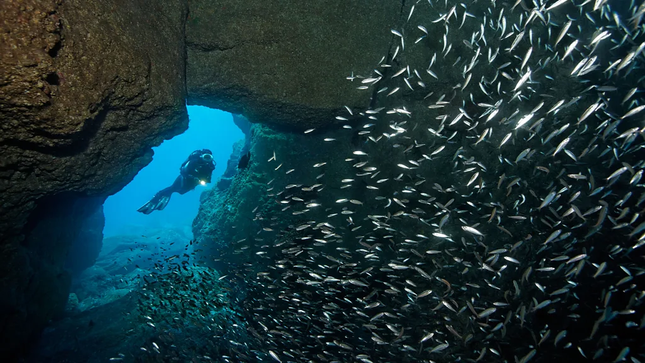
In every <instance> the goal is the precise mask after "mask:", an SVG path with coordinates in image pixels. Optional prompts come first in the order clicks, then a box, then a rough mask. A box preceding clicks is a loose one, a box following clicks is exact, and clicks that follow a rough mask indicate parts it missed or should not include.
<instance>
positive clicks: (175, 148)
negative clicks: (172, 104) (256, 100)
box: [103, 106, 244, 237]
mask: <svg viewBox="0 0 645 363" xmlns="http://www.w3.org/2000/svg"><path fill="white" fill-rule="evenodd" d="M188 116H189V119H190V124H189V127H188V130H187V131H186V132H184V133H183V134H181V135H177V136H175V137H174V138H172V139H170V140H166V141H164V142H163V143H162V144H161V145H160V146H158V147H156V148H153V151H154V157H153V160H152V162H151V163H150V164H149V165H148V166H146V167H145V168H143V169H142V170H141V171H140V172H139V173H138V174H137V175H136V177H135V178H134V179H133V180H132V182H130V184H128V185H127V186H126V187H125V188H123V189H122V190H121V191H120V192H118V193H116V194H114V195H112V196H110V197H109V198H108V199H107V200H106V201H105V204H104V206H103V208H104V213H105V227H104V229H103V233H104V235H105V236H106V237H110V236H114V235H120V234H133V233H136V234H139V233H146V231H150V230H156V229H160V228H165V229H168V228H172V229H178V230H184V231H187V233H191V232H190V226H191V224H192V221H193V219H194V218H195V216H196V215H197V210H198V208H199V196H200V194H201V193H202V191H204V190H206V189H208V188H211V187H212V186H213V185H214V184H215V183H216V182H217V179H218V178H219V177H220V176H221V175H222V174H223V173H224V170H225V169H226V162H227V160H228V158H229V156H230V155H231V151H232V149H233V143H235V142H236V141H237V140H240V139H243V138H244V134H243V133H242V132H241V131H240V129H239V128H238V127H237V126H236V125H235V124H234V123H233V116H232V115H231V114H230V113H228V112H224V111H219V110H214V109H210V108H207V107H202V106H188ZM198 149H210V150H211V151H212V152H213V157H214V159H215V162H216V163H217V166H216V168H215V171H214V172H213V177H212V181H213V182H212V183H211V184H208V185H206V186H201V185H200V186H197V187H196V188H195V189H194V190H192V191H190V192H188V193H186V194H184V195H179V194H177V193H175V194H173V196H172V198H171V200H170V203H168V206H166V208H165V209H164V210H162V211H154V212H153V213H151V214H149V215H144V214H142V213H139V212H137V209H138V208H139V207H141V206H142V205H143V204H145V203H146V202H147V201H148V200H149V199H150V198H152V196H153V195H154V194H155V193H156V192H157V191H159V190H161V189H163V188H165V187H167V186H169V185H171V184H172V182H173V181H174V180H175V178H176V177H177V176H178V175H179V167H180V166H181V164H182V163H183V162H184V161H185V160H186V158H187V157H188V155H189V154H190V153H191V152H193V151H194V150H198Z"/></svg>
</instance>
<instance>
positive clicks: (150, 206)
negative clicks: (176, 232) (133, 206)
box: [137, 194, 170, 214]
mask: <svg viewBox="0 0 645 363" xmlns="http://www.w3.org/2000/svg"><path fill="white" fill-rule="evenodd" d="M169 201H170V195H163V194H157V195H155V196H154V197H152V199H150V200H149V201H148V202H147V203H146V204H144V205H143V206H142V207H141V208H139V209H137V211H139V212H141V213H143V214H150V213H152V212H154V211H155V210H163V209H164V208H166V206H167V205H168V202H169Z"/></svg>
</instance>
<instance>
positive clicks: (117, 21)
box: [0, 0, 188, 353]
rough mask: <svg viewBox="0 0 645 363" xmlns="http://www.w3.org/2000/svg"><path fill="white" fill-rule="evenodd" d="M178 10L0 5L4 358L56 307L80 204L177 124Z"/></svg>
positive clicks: (180, 120) (107, 187) (109, 187)
mask: <svg viewBox="0 0 645 363" xmlns="http://www.w3.org/2000/svg"><path fill="white" fill-rule="evenodd" d="M186 12H187V8H186V5H185V4H184V3H182V2H149V1H143V0H135V1H120V0H114V1H60V0H30V1H20V2H14V1H2V2H0V18H2V19H3V22H2V24H0V27H1V32H2V34H3V35H2V43H0V119H2V122H1V123H0V128H1V129H0V130H1V132H0V154H1V155H2V158H0V198H1V200H0V241H2V242H0V243H1V247H0V259H1V260H2V264H0V305H1V306H2V307H3V309H2V311H1V312H0V320H1V321H2V322H3V323H2V324H1V326H0V340H2V342H3V343H2V346H1V348H0V349H2V352H3V353H4V352H6V351H10V352H11V351H13V352H15V351H16V349H19V348H22V347H23V344H24V343H25V341H26V339H27V338H28V337H29V336H31V335H34V334H36V333H38V332H39V330H40V329H41V328H42V327H43V326H44V325H45V324H46V323H47V321H48V320H49V319H51V318H52V317H53V316H54V315H56V314H57V313H59V312H61V311H62V308H63V306H64V304H65V301H66V299H67V293H68V289H69V281H68V280H69V277H68V276H67V275H66V273H65V272H63V271H62V269H63V268H64V264H65V261H66V257H67V256H66V253H67V251H68V249H69V247H70V245H71V244H72V242H73V241H74V236H75V235H76V233H77V232H78V229H79V228H80V226H81V225H82V223H81V222H82V218H84V217H85V216H89V215H91V214H92V213H93V212H94V210H90V209H91V208H90V207H92V206H93V207H94V208H97V207H98V206H99V205H100V204H101V203H102V201H103V200H104V199H105V198H106V197H107V196H108V195H109V194H111V193H114V192H116V191H118V190H119V189H121V188H122V187H123V186H124V185H126V184H127V183H128V181H129V180H131V179H132V178H133V177H134V175H135V174H136V173H137V172H138V171H139V170H140V169H141V168H142V167H143V166H144V165H146V164H147V163H148V162H150V160H151V157H152V153H151V151H150V147H151V146H154V145H158V144H159V143H161V141H162V140H163V139H164V138H169V137H171V136H173V135H175V134H177V133H180V132H181V131H182V130H184V129H185V128H186V127H187V121H188V120H187V114H186V109H185V107H184V99H185V93H184V91H185V82H184V73H183V72H182V71H181V70H183V69H184V36H183V21H184V19H185V15H186ZM150 14H163V16H156V17H151V16H149V15H150ZM93 197H97V198H99V199H101V200H99V201H98V202H96V200H94V199H93ZM87 198H89V199H87ZM70 211H71V213H70V214H68V215H65V214H64V213H66V212H70ZM48 219H51V220H56V221H57V222H56V223H59V224H56V223H50V224H47V223H48V222H44V221H46V220H48ZM76 219H77V220H76ZM28 222H29V223H28ZM36 230H37V231H38V235H35V234H34V233H35V232H34V231H36ZM53 236H59V237H60V238H59V237H56V238H54V237H53ZM88 242H89V241H88ZM35 246H38V251H37V252H36V251H35V250H34V249H35V248H36V247H35ZM91 259H92V257H91V256H89V257H88V260H91ZM66 276H67V277H66ZM52 279H54V281H52Z"/></svg>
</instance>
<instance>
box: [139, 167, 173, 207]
mask: <svg viewBox="0 0 645 363" xmlns="http://www.w3.org/2000/svg"><path fill="white" fill-rule="evenodd" d="M182 184H183V182H182V177H181V176H179V177H177V179H175V181H174V182H173V183H172V185H171V186H169V187H168V188H164V189H161V190H160V191H158V192H157V194H155V196H154V197H152V199H150V201H148V202H147V203H146V204H144V205H143V206H142V207H141V208H139V209H138V211H139V212H141V213H143V214H150V213H152V212H153V211H155V210H163V209H164V208H166V206H167V205H168V202H169V201H170V196H172V193H175V192H179V191H180V190H181V187H182Z"/></svg>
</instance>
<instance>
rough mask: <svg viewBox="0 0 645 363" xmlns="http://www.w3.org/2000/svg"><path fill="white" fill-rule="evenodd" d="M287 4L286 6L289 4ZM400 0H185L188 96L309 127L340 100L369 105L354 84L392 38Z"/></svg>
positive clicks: (327, 117) (329, 116)
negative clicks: (354, 76)
mask: <svg viewBox="0 0 645 363" xmlns="http://www.w3.org/2000/svg"><path fill="white" fill-rule="evenodd" d="M287 9H288V10H287ZM400 11H401V3H400V2H398V1H387V2H380V3H371V2H357V1H344V0H324V1H316V2H313V3H312V2H298V1H293V2H271V1H269V2H266V1H237V0H226V1H218V2H217V7H216V8H215V7H214V6H213V3H212V2H211V1H208V0H197V1H191V2H190V14H189V18H188V20H187V22H186V43H187V57H188V58H187V66H186V67H187V69H186V78H187V89H188V103H189V104H196V105H204V106H208V107H213V108H218V109H222V110H227V111H229V112H233V113H241V114H244V116H246V117H247V118H249V120H251V121H253V122H263V123H271V124H274V125H282V126H289V127H292V128H300V129H307V128H310V127H317V126H324V125H329V124H331V123H333V121H334V116H335V115H336V114H337V112H338V111H339V110H340V109H341V108H342V107H343V105H348V106H350V107H367V105H368V104H369V101H370V96H371V94H369V93H356V92H351V90H353V89H354V88H356V87H358V86H360V85H361V84H360V80H356V81H355V82H347V81H346V79H345V77H349V76H351V74H352V70H354V72H356V73H364V72H366V71H368V70H369V69H370V67H371V65H372V64H373V63H374V62H378V60H379V58H380V57H381V56H382V54H384V53H387V52H388V49H389V47H390V44H391V43H392V35H391V34H390V33H389V29H390V28H391V27H392V26H394V24H396V23H397V21H398V20H399V17H400Z"/></svg>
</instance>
